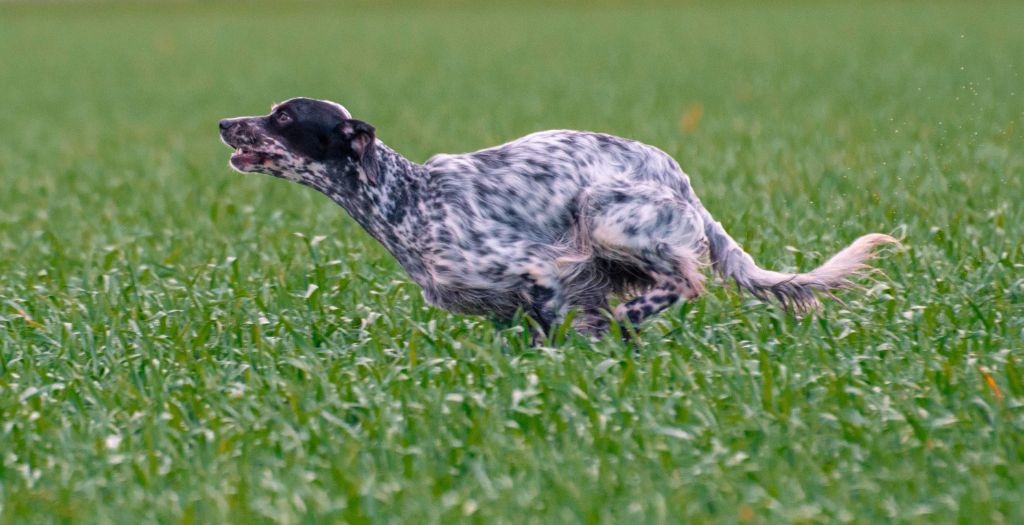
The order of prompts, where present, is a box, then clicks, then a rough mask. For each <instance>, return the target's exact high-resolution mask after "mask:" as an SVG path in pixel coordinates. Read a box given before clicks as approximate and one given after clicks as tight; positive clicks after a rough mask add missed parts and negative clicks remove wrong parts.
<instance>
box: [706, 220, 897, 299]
mask: <svg viewBox="0 0 1024 525" xmlns="http://www.w3.org/2000/svg"><path fill="white" fill-rule="evenodd" d="M702 215H703V219H704V233H705V235H707V238H708V241H709V243H710V248H711V263H712V265H713V266H714V269H715V271H716V272H717V273H718V274H719V275H721V276H722V277H731V278H732V279H734V280H735V281H736V283H737V284H739V285H740V286H741V287H742V288H744V289H746V290H748V291H749V292H750V293H752V294H754V295H755V296H756V297H758V298H759V299H762V300H768V299H770V298H771V297H773V296H774V297H775V298H776V299H777V300H778V301H779V302H780V303H782V306H783V308H785V309H786V310H789V311H792V312H794V313H797V314H801V313H805V312H807V311H810V310H815V309H817V308H818V307H819V306H820V304H819V302H818V298H817V297H816V296H815V295H814V291H815V290H817V291H819V292H824V293H826V294H829V295H831V292H832V290H836V289H839V288H844V287H847V286H850V285H851V284H852V282H851V281H850V280H849V278H850V277H853V276H857V275H862V274H864V273H866V270H868V266H867V264H865V263H866V262H867V261H869V260H870V259H872V258H873V257H874V256H875V254H876V251H877V248H878V247H879V246H881V245H885V244H895V245H899V241H897V240H896V239H894V238H892V237H890V236H888V235H884V234H881V233H869V234H867V235H864V236H863V237H860V238H859V239H857V240H855V241H853V243H852V244H850V245H849V246H847V247H846V248H843V250H842V251H840V252H839V253H837V254H835V255H833V256H832V258H831V259H829V260H827V261H825V264H822V265H821V266H819V267H817V268H815V269H814V270H811V271H809V272H806V273H782V272H773V271H771V270H765V269H763V268H760V267H758V266H757V264H756V263H754V259H753V258H751V257H750V255H749V254H747V252H745V251H743V248H741V247H740V245H739V244H738V243H737V242H736V241H734V240H733V238H732V237H730V236H729V234H728V233H726V231H725V229H724V228H722V225H721V224H720V223H719V222H717V221H715V219H714V218H712V217H711V214H710V213H708V211H707V210H706V209H705V210H702Z"/></svg>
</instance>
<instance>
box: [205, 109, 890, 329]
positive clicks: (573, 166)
mask: <svg viewBox="0 0 1024 525" xmlns="http://www.w3.org/2000/svg"><path fill="white" fill-rule="evenodd" d="M220 134H221V138H222V140H223V141H224V142H225V143H226V144H227V145H228V146H230V147H232V148H235V152H234V154H233V155H232V156H231V159H230V165H231V167H232V168H234V169H236V170H238V171H240V172H260V173H266V174H269V175H273V176H275V177H280V178H283V179H287V180H290V181H294V182H298V183H300V184H303V185H306V186H310V187H312V188H314V189H316V190H317V191H320V192H321V193H323V194H325V195H327V196H328V197H330V198H331V200H333V201H334V202H336V203H338V204H339V205H341V206H342V207H343V208H345V209H346V210H347V211H348V213H349V214H350V215H351V216H352V218H353V219H355V220H356V222H358V223H359V224H360V225H361V226H362V227H363V228H365V229H366V231H367V232H369V233H370V235H372V236H373V237H374V238H376V239H377V240H378V241H380V242H381V244H383V245H384V246H385V247H386V248H387V249H388V250H389V251H390V252H391V253H392V254H393V255H394V256H395V258H396V259H398V262H399V263H401V265H402V267H403V268H404V269H405V270H406V271H407V272H408V274H409V275H410V277H412V279H413V280H414V281H415V282H416V283H417V284H419V285H420V287H422V289H423V294H424V296H425V297H426V299H427V301H429V302H430V303H431V304H434V305H436V306H439V307H441V308H445V309H447V310H451V311H454V312H460V313H468V314H485V315H491V316H493V317H495V318H497V319H510V318H512V317H513V316H514V314H515V313H516V312H517V311H520V310H522V311H524V312H525V313H527V314H528V315H530V316H531V317H532V318H533V319H534V320H535V321H537V323H538V325H539V326H540V327H541V328H542V329H543V330H545V331H547V330H548V329H549V328H550V327H552V326H553V325H556V324H557V323H559V322H561V320H562V319H563V318H564V316H565V315H566V314H567V313H568V312H569V311H570V310H571V309H576V310H577V315H576V316H575V317H574V319H573V325H574V328H575V329H576V330H577V331H579V332H581V333H583V334H585V335H590V336H597V335H600V334H601V333H602V332H604V331H605V330H606V329H607V328H608V321H607V317H606V314H605V313H604V312H610V313H611V314H612V317H613V318H614V319H616V320H619V321H625V320H628V321H629V322H631V323H633V324H637V323H640V322H641V321H643V320H644V319H646V318H648V317H650V316H652V315H654V314H656V313H658V312H660V311H662V310H664V309H666V308H668V307H669V306H672V305H673V304H675V303H676V302H677V301H679V300H680V299H693V298H695V297H697V296H698V295H700V293H701V292H702V291H703V289H704V275H703V274H702V272H701V266H702V261H704V260H707V259H708V258H709V259H710V262H711V265H712V266H713V268H714V270H715V271H717V273H718V274H720V275H722V276H723V277H726V278H731V279H733V280H735V282H736V283H737V284H738V285H739V286H740V287H742V288H744V289H746V290H748V291H750V292H751V293H752V294H753V295H755V296H757V297H759V298H761V299H768V298H771V297H774V298H776V299H777V300H778V301H779V302H780V303H781V304H782V305H783V307H785V308H787V309H789V310H792V311H796V312H804V311H807V310H810V309H814V308H816V307H817V306H818V300H817V297H816V295H815V293H814V292H815V291H818V292H824V293H826V294H830V292H831V291H832V290H834V289H837V288H842V287H844V286H847V285H849V284H850V281H849V280H848V278H849V277H851V276H853V275H856V274H858V273H862V272H863V271H864V270H865V269H866V265H865V262H866V261H867V260H869V259H870V258H871V257H872V256H873V255H874V253H875V249H876V247H878V246H880V245H883V244H886V243H895V242H896V240H895V239H893V238H892V237H889V236H888V235H882V234H878V233H873V234H869V235H865V236H863V237H860V238H859V239H857V240H856V241H854V242H853V243H852V244H851V245H850V246H848V247H847V248H845V249H843V250H842V251H840V252H839V253H838V254H836V255H835V256H833V257H832V258H831V259H829V260H828V261H826V262H825V263H824V264H823V265H821V266H820V267H819V268H817V269H815V270H812V271H810V272H807V273H780V272H774V271H770V270H765V269H762V268H760V267H758V266H757V265H756V264H755V263H754V260H753V259H752V258H751V257H750V255H748V254H747V253H746V252H744V251H743V249H742V248H741V247H740V245H739V244H737V243H736V241H734V240H733V239H732V237H730V236H729V234H728V233H726V231H725V229H724V228H722V225H721V224H720V223H718V222H717V221H715V220H714V218H712V216H711V214H710V213H709V212H708V211H707V210H706V209H705V208H704V206H703V205H702V204H701V202H700V199H698V198H697V195H696V194H694V191H693V188H692V187H691V185H690V179H689V178H688V177H687V175H686V174H685V173H683V171H682V169H680V167H679V164H677V163H676V161H675V160H673V159H672V157H670V156H669V155H668V154H666V153H664V152H663V151H661V150H659V149H657V148H655V147H653V146H649V145H646V144H642V143H640V142H635V141H632V140H627V139H623V138H619V137H614V136H611V135H605V134H601V133H589V132H583V131H565V130H558V131H542V132H539V133H534V134H531V135H527V136H525V137H523V138H520V139H517V140H514V141H512V142H509V143H507V144H503V145H500V146H496V147H493V148H488V149H483V150H480V151H476V152H473V153H466V154H459V155H436V156H434V157H432V158H430V159H429V160H427V161H426V162H425V163H423V164H417V163H415V162H412V161H410V160H408V159H406V158H405V157H403V156H401V155H400V154H398V153H396V152H395V151H394V150H392V149H391V148H389V147H387V146H386V145H385V144H384V143H383V142H381V141H380V140H378V139H377V138H376V136H375V131H374V128H373V126H371V125H370V124H367V123H365V122H362V121H359V120H356V119H353V118H352V115H351V113H349V111H348V110H347V109H345V108H344V107H343V106H341V105H339V104H336V103H334V102H328V101H321V100H313V99H307V98H294V99H291V100H288V101H286V102H284V103H281V104H277V105H275V106H274V107H273V108H272V110H271V112H270V114H269V115H266V116H257V117H238V118H231V119H225V120H222V121H221V122H220ZM613 294H618V295H619V296H626V297H627V299H626V300H624V302H622V303H621V304H619V305H618V306H616V307H615V308H614V309H610V307H609V302H608V297H609V295H613ZM628 297H632V298H628Z"/></svg>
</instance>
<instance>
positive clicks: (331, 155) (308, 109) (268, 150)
mask: <svg viewBox="0 0 1024 525" xmlns="http://www.w3.org/2000/svg"><path fill="white" fill-rule="evenodd" d="M220 138H221V140H222V141H224V143H225V144H227V145H228V146H231V147H232V148H235V152H234V154H232V155H231V160H229V161H228V163H229V164H230V165H231V167H232V168H234V169H236V170H238V171H240V172H243V173H251V172H259V173H266V174H268V175H274V176H275V177H281V178H284V179H288V180H293V181H295V182H300V183H303V184H308V185H311V186H314V187H322V186H324V185H329V184H331V183H332V182H334V181H331V180H325V179H331V178H335V177H348V176H357V177H360V178H362V179H364V180H365V181H366V182H368V183H370V184H376V180H377V167H376V155H375V152H374V144H375V142H376V139H375V137H374V129H373V126H371V125H369V124H367V123H365V122H362V121H359V120H355V119H353V118H352V115H351V114H350V113H349V112H348V110H347V109H345V108H344V107H343V106H341V105H340V104H336V103H334V102H330V101H326V100H313V99H309V98H293V99H290V100H287V101H285V102H282V103H280V104H276V105H274V106H273V107H272V108H271V110H270V114H269V115H265V116H262V117H237V118H228V119H224V120H222V121H220Z"/></svg>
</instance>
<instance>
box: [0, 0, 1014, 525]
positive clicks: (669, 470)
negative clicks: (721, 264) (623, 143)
mask: <svg viewBox="0 0 1024 525" xmlns="http://www.w3.org/2000/svg"><path fill="white" fill-rule="evenodd" d="M1021 27H1024V5H1022V4H1020V3H1019V2H1005V3H997V2H992V3H984V4H974V3H970V4H968V3H957V2H932V3H925V2H908V3H898V4H896V3H888V2H860V3H856V4H853V3H851V4H841V3H817V2H768V3H762V2H724V3H712V2H707V3H704V2H695V3H682V4H678V5H676V4H672V3H667V2H666V3H654V4H643V5H633V4H626V3H618V2H600V3H597V4H592V3H583V2H580V3H570V4H559V5H548V4H546V3H543V2H532V3H525V4H520V5H515V6H504V5H498V4H476V3H470V2H453V3H446V2H441V1H431V2H428V3H414V2H409V3H404V2H384V3H371V2H360V3H352V4H335V3H326V2H302V3H281V2H272V3H271V2H261V3H247V2H202V3H200V2H169V3H157V2H144V3H105V2H69V3H50V2H43V3H28V2H14V3H9V2H4V3H0V100H3V109H2V112H0V187H2V191H0V301H2V303H0V523H25V522H53V521H62V522H63V521H67V522H125V523H139V522H181V523H220V522H238V523H251V522H260V521H265V522H278V523H299V522H306V523H314V522H351V523H364V522H388V523H437V522H441V521H446V522H447V521H467V522H479V523H523V522H535V523H551V522H559V523H562V522H565V523H574V522H578V523H623V522H636V523H639V522H647V523H656V522H684V523H702V522H727V523H735V522H737V521H742V522H781V523H793V522H849V521H854V522H880V521H895V522H915V523H936V522H971V523H975V522H992V523H1020V522H1022V521H1024V511H1022V510H1021V509H1022V508H1024V507H1022V506H1021V505H1020V501H1022V499H1024V489H1022V487H1024V466H1022V460H1024V437H1022V436H1024V433H1022V432H1024V412H1022V406H1024V384H1022V379H1021V374H1022V373H1024V372H1021V369H1022V368H1024V362H1022V344H1021V341H1022V333H1024V320H1022V319H1024V308H1022V304H1024V280H1022V277H1021V268H1022V260H1024V257H1022V255H1024V249H1022V244H1021V238H1022V233H1024V228H1022V226H1021V222H1022V209H1021V204H1020V202H1021V196H1022V195H1024V191H1022V183H1021V175H1022V168H1024V154H1022V151H1024V148H1022V146H1024V140H1022V126H1024V94H1022V93H1021V90H1022V86H1024V79H1022V76H1021V72H1022V68H1024V32H1022V31H1021V30H1020V28H1021ZM293 96H308V97H316V98H328V99H332V100H335V101H337V102H340V103H342V104H344V105H345V106H347V107H348V108H349V109H350V110H351V111H352V112H353V113H354V115H355V116H356V117H357V118H360V119H363V120H366V121H368V122H370V123H372V124H374V125H375V126H376V127H377V130H378V136H379V137H380V138H381V139H382V140H384V141H385V142H387V143H388V144H389V145H390V146H391V147H393V148H395V149H396V150H398V151H399V152H402V153H404V154H405V155H407V156H408V157H409V158H410V159H412V160H414V161H419V162H421V161H423V160H425V159H426V158H428V157H429V156H430V155H432V154H434V153H437V152H461V151H469V150H473V149H477V148H481V147H485V146H491V145H494V144H496V143H499V142H503V141H506V140H510V139H512V138H516V137H518V136H520V135H523V134H526V133H528V132H532V131H536V130H541V129H547V128H576V129H588V130H595V131H603V132H608V133H613V134H616V135H622V136H626V137H630V138H635V139H638V140H641V141H644V142H647V143H650V144H653V145H656V146H658V147H660V148H662V149H664V150H666V151H667V152H669V153H670V154H672V155H673V156H674V157H675V158H676V159H678V160H679V162H680V164H681V165H682V166H683V168H684V169H685V170H686V171H687V172H688V173H689V174H690V176H691V178H692V180H693V184H694V187H695V189H696V191H697V193H698V195H700V196H701V198H702V200H703V201H704V203H705V205H706V206H707V207H708V209H709V210H710V211H711V213H712V214H714V215H715V217H716V218H717V219H719V220H720V221H722V222H723V224H724V225H725V226H726V228H727V229H728V230H729V231H730V233H731V234H732V235H733V236H734V237H735V238H737V239H738V240H739V241H740V242H741V243H742V244H743V245H744V247H745V248H746V249H747V251H749V252H750V253H751V254H752V255H753V256H754V257H755V259H756V260H758V261H759V263H761V264H762V266H766V267H770V268H776V269H793V268H796V267H800V268H803V269H807V268H810V267H811V266H813V265H814V264H817V263H820V262H821V261H822V260H823V259H824V258H825V257H827V256H828V255H830V254H831V253H833V252H834V251H835V250H837V249H839V248H840V247H841V246H842V245H844V244H845V243H847V242H849V241H850V240H852V239H853V238H854V237H856V236H857V235H860V234H862V233H865V232H868V231H882V232H887V233H894V234H896V235H899V236H902V237H904V239H905V242H906V244H907V246H908V248H907V249H906V250H905V251H902V252H899V253H895V254H893V255H891V256H890V257H888V258H886V259H885V260H884V261H882V263H881V268H882V269H883V270H884V272H885V274H886V275H887V277H885V278H880V279H878V280H877V281H875V282H868V283H867V285H866V289H865V290H864V291H861V292H850V293H845V294H842V298H843V300H844V303H843V304H840V303H834V302H833V303H830V304H829V305H828V306H827V307H826V309H825V311H823V312H822V313H821V315H820V316H818V317H817V318H808V319H804V320H794V319H791V318H788V317H786V316H785V315H784V314H782V313H781V312H780V311H778V310H777V309H774V308H772V307H770V306H766V305H763V304H761V303H758V302H756V301H753V300H751V299H750V298H749V297H744V296H739V295H737V294H736V293H735V291H734V290H733V289H731V287H722V288H715V289H714V290H713V291H712V293H710V294H708V295H707V296H706V297H705V298H703V299H701V300H700V301H697V302H694V303H692V304H688V305H685V306H682V307H679V308H676V309H673V310H671V311H670V312H667V313H666V314H664V315H662V316H661V317H660V318H659V319H657V320H656V321H653V322H651V323H648V324H647V325H645V330H644V331H643V333H642V335H641V338H640V341H639V343H638V346H637V347H636V348H633V347H628V346H624V345H622V344H621V343H618V342H616V341H612V340H606V341H602V342H600V343H595V344H591V343H589V342H587V341H584V340H581V339H578V338H575V337H573V336H572V335H571V334H570V335H568V336H567V340H565V341H562V342H561V343H560V344H558V345H554V347H551V348H530V347H529V346H528V345H527V344H526V343H525V341H524V339H525V336H524V334H523V332H522V330H521V327H513V328H511V329H506V330H500V331H499V330H497V329H496V328H495V327H494V326H492V325H491V323H490V322H488V321H487V320H485V319H480V318H472V317H460V316H454V315H450V314H447V313H445V312H442V311H439V310H435V309H432V308H429V307H427V306H426V305H425V304H424V303H423V300H422V298H421V296H420V294H419V290H418V289H417V288H416V287H415V285H413V284H411V283H410V282H409V281H408V280H407V278H406V277H405V276H404V274H402V273H401V270H400V268H399V267H398V265H397V264H396V263H394V262H393V261H392V260H391V259H390V257H389V256H388V254H387V253H386V252H384V250H383V249H382V248H380V247H379V246H378V245H376V244H375V243H374V242H373V241H372V240H371V239H370V238H369V237H368V236H366V235H365V234H364V233H363V232H362V231H360V230H359V229H358V227H357V226H355V225H354V224H353V223H352V222H351V221H350V220H349V219H348V218H347V217H346V216H345V214H344V211H343V210H341V209H340V208H338V207H336V206H335V205H334V204H332V203H331V202H329V201H328V200H327V199H326V198H323V197H322V196H320V195H318V194H315V193H314V192H313V191H312V190H309V189H306V188H301V187H299V186H296V185H292V184H289V183H286V182H284V181H280V180H274V179H271V178H269V177H263V176H242V175H239V174H236V173H233V172H231V171H230V170H229V169H228V168H227V165H226V162H227V157H228V155H229V150H228V149H227V148H226V147H225V146H223V145H222V144H220V142H219V140H218V137H217V127H216V122H217V120H218V119H220V118H223V117H227V116H237V115H245V114H262V113H265V112H267V110H268V109H269V107H270V104H271V103H273V102H277V101H281V100H284V99H286V98H290V97H293Z"/></svg>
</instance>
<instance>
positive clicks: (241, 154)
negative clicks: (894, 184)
mask: <svg viewBox="0 0 1024 525" xmlns="http://www.w3.org/2000/svg"><path fill="white" fill-rule="evenodd" d="M269 161H270V155H269V154H267V153H264V152H262V151H256V150H251V149H246V148H235V152H234V153H232V154H231V160H230V162H231V166H232V167H234V168H236V169H238V170H239V171H253V170H254V169H256V168H258V167H261V166H263V165H265V164H266V163H267V162H269Z"/></svg>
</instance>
